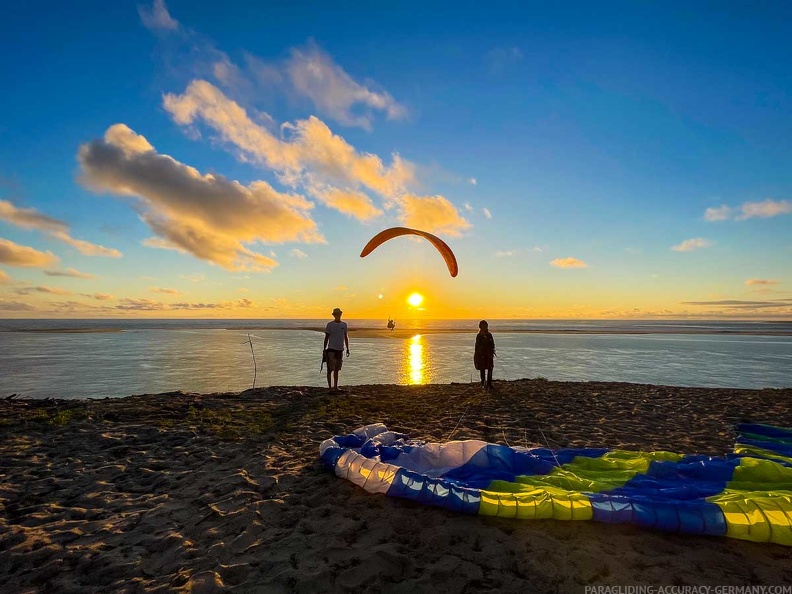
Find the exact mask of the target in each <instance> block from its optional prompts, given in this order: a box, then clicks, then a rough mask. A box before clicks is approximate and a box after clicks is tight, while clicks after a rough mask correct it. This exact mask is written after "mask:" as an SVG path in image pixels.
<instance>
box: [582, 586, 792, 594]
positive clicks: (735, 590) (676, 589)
mask: <svg viewBox="0 0 792 594" xmlns="http://www.w3.org/2000/svg"><path fill="white" fill-rule="evenodd" d="M584 592H585V594H792V586H586V587H585V590H584Z"/></svg>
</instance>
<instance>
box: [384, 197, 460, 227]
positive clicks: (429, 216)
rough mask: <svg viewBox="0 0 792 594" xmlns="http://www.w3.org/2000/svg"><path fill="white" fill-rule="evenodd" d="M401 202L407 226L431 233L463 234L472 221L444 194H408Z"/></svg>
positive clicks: (404, 221)
mask: <svg viewBox="0 0 792 594" xmlns="http://www.w3.org/2000/svg"><path fill="white" fill-rule="evenodd" d="M400 203H401V205H402V208H403V212H404V214H403V215H402V217H401V219H402V222H403V223H404V224H405V225H406V226H407V227H413V228H415V229H420V230H422V231H428V232H430V233H438V234H447V235H452V236H458V235H461V233H462V231H464V230H466V229H469V228H470V226H471V225H470V223H468V221H467V220H466V219H465V218H464V217H462V216H461V215H460V214H459V211H457V209H456V207H455V206H454V205H453V204H451V202H450V201H449V200H447V199H446V198H444V197H443V196H414V195H412V194H407V195H406V196H404V197H403V198H402V199H401V200H400Z"/></svg>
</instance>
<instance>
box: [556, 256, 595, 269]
mask: <svg viewBox="0 0 792 594" xmlns="http://www.w3.org/2000/svg"><path fill="white" fill-rule="evenodd" d="M550 266H555V267H556V268H588V264H586V263H585V262H584V261H583V260H578V259H577V258H573V257H571V256H570V257H569V258H556V259H555V260H553V261H552V262H550Z"/></svg>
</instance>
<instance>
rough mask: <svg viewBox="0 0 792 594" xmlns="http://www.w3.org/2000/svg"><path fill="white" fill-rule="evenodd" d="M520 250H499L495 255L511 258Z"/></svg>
mask: <svg viewBox="0 0 792 594" xmlns="http://www.w3.org/2000/svg"><path fill="white" fill-rule="evenodd" d="M518 253H519V252H518V251H517V250H498V251H497V252H495V255H496V256H497V257H498V258H509V257H511V256H516V255H517V254H518Z"/></svg>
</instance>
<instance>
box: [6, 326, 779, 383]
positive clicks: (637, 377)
mask: <svg viewBox="0 0 792 594" xmlns="http://www.w3.org/2000/svg"><path fill="white" fill-rule="evenodd" d="M325 322H326V320H271V321H269V320H178V321H177V320H140V321H138V320H136V321H129V320H0V397H2V396H5V395H8V394H12V393H19V394H21V395H22V396H26V397H36V398H43V397H47V396H52V397H66V398H73V397H94V398H97V397H100V398H101V397H108V396H109V397H120V396H128V395H130V394H143V393H155V392H165V391H171V390H184V391H188V392H219V391H240V390H244V389H246V388H249V387H251V385H252V383H253V371H254V369H253V358H252V356H251V352H250V345H248V344H246V343H245V341H246V340H247V335H248V333H249V334H250V337H251V339H252V340H253V348H254V352H255V356H256V362H257V378H256V385H257V386H263V385H308V386H322V385H325V374H324V372H320V371H319V364H320V361H321V351H322V341H323V334H321V333H318V332H316V331H314V330H311V328H317V327H323V326H324V323H325ZM348 322H349V324H350V328H355V327H357V328H362V327H376V328H380V327H382V326H383V323H382V321H380V320H376V321H374V320H368V321H366V320H350V321H348ZM410 324H412V326H413V327H414V328H415V334H414V335H413V336H412V337H411V338H407V339H399V338H395V337H388V338H357V337H355V336H354V334H352V335H351V339H350V347H351V351H352V355H351V356H350V357H349V358H348V359H346V360H345V362H344V368H343V370H342V372H341V378H342V381H341V383H342V384H376V383H399V384H418V383H449V382H469V381H471V379H473V380H477V377H474V374H477V372H475V371H474V370H473V365H472V353H473V343H474V341H475V334H473V333H469V332H468V333H465V332H458V333H445V334H421V333H420V330H421V329H423V328H449V329H458V330H463V329H467V330H470V329H471V328H474V329H475V327H476V323H475V322H471V321H469V320H453V321H446V320H443V321H434V322H411V323H410ZM408 327H410V325H409V324H408V323H403V324H399V328H402V329H403V328H408ZM53 328H57V329H75V328H83V329H103V328H104V329H121V330H122V331H121V332H87V333H49V332H47V333H41V332H26V331H15V330H31V329H33V330H35V329H38V330H43V329H53ZM490 329H491V330H492V332H493V334H494V336H495V341H496V346H497V351H498V357H497V358H496V360H495V377H496V378H500V379H518V378H525V377H529V378H531V377H537V376H543V377H546V378H548V379H552V380H568V381H588V380H602V381H621V382H635V383H653V384H666V385H679V386H710V387H740V388H764V387H790V386H792V336H790V335H789V334H790V333H791V332H792V326H791V325H790V324H784V323H775V324H774V323H749V322H728V323H721V322H656V321H644V322H632V321H619V322H613V321H532V320H507V321H500V322H499V321H496V320H491V321H490ZM525 329H539V330H542V331H543V332H545V333H542V334H528V333H520V332H515V330H525ZM3 330H5V331H3ZM563 330H585V331H600V332H609V333H608V334H579V335H576V334H554V333H553V331H556V332H558V331H563ZM634 331H650V332H657V333H652V334H629V332H634ZM715 331H719V332H723V331H725V332H735V333H737V332H767V333H774V332H785V333H786V334H787V335H782V336H774V335H761V334H760V335H756V334H752V335H746V334H704V333H701V332H715ZM619 332H625V334H620V333H619Z"/></svg>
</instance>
